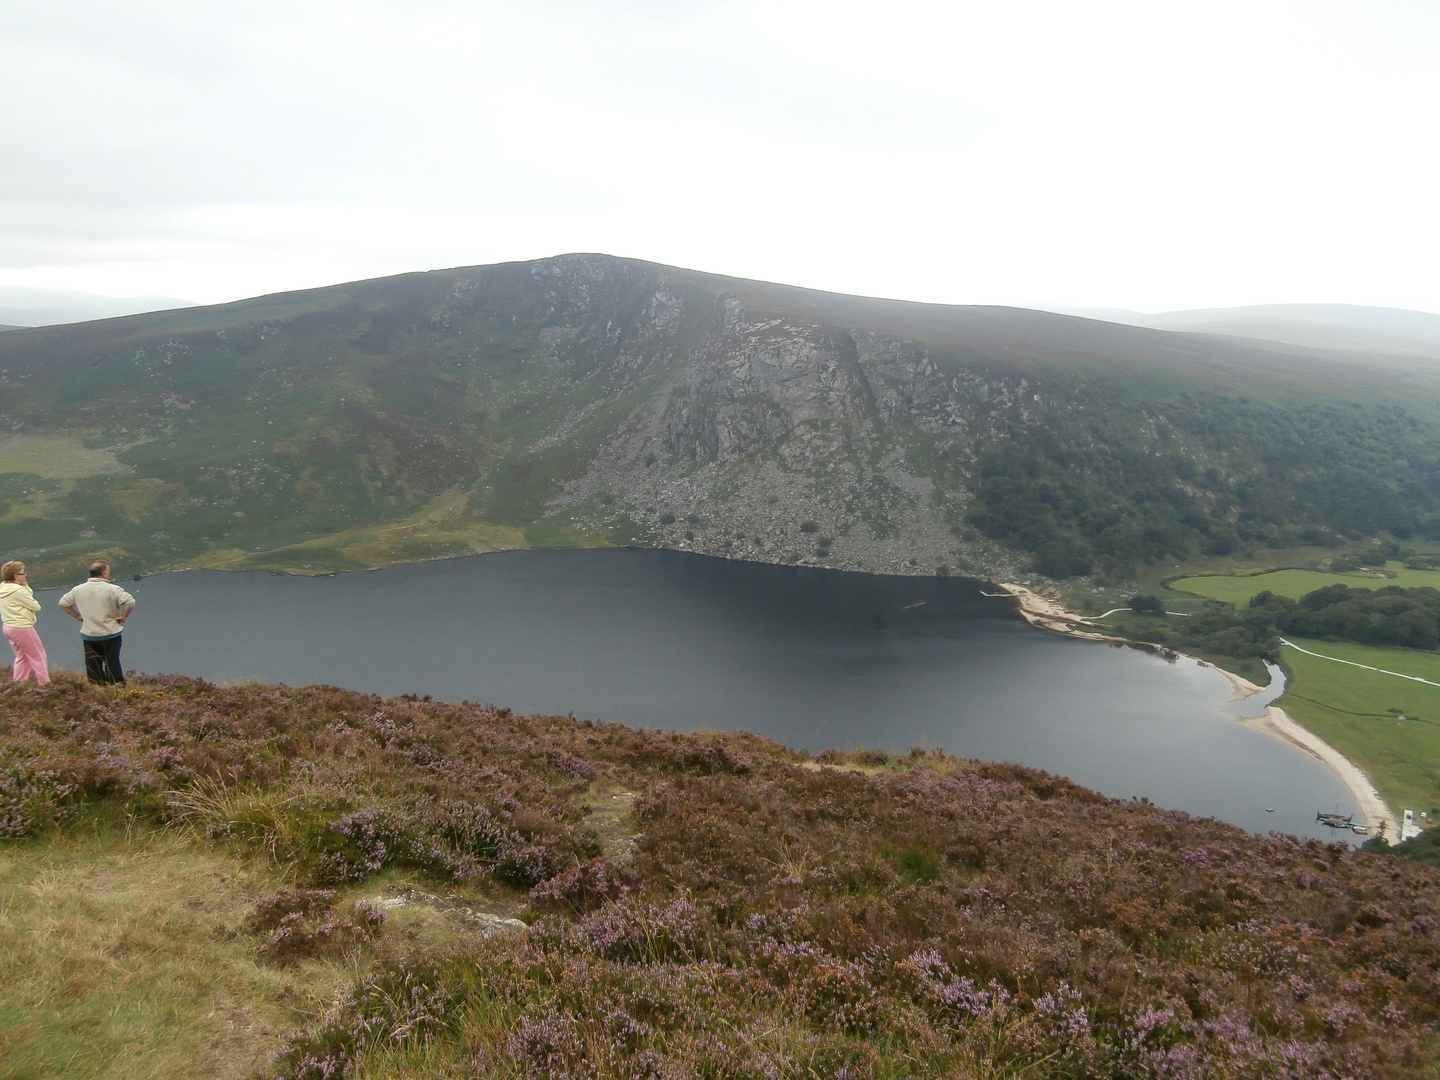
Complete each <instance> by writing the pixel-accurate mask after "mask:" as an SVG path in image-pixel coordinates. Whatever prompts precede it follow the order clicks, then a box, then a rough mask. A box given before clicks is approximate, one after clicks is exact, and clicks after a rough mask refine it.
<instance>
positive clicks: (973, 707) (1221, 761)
mask: <svg viewBox="0 0 1440 1080" xmlns="http://www.w3.org/2000/svg"><path fill="white" fill-rule="evenodd" d="M123 584H124V585H125V588H127V589H129V590H130V591H131V592H133V593H134V594H135V596H136V599H137V601H138V605H137V608H136V612H135V615H134V616H133V617H132V619H131V621H130V623H129V627H128V629H127V630H126V632H125V650H124V657H123V658H124V661H125V665H126V667H127V669H130V670H137V671H154V672H162V671H164V672H183V673H186V674H191V675H199V676H202V677H204V678H206V679H210V680H214V681H219V682H225V681H240V680H249V679H254V680H261V681H265V682H282V683H289V684H291V685H304V684H308V683H333V684H336V685H339V686H346V687H351V688H353V689H357V690H364V691H368V692H373V693H377V694H382V695H386V696H390V695H395V694H401V693H417V694H431V695H433V696H434V697H436V698H439V699H442V700H448V701H461V700H470V701H477V702H492V703H494V704H496V705H508V706H510V707H511V708H513V709H515V710H516V711H517V712H553V713H562V714H563V713H574V715H576V716H577V717H587V718H591V719H597V720H600V719H603V720H618V721H622V722H624V723H627V724H632V725H636V726H642V727H659V728H669V729H676V730H681V731H692V730H697V729H709V728H718V729H731V730H733V729H740V728H743V729H747V730H750V731H755V732H759V733H760V734H762V735H766V736H769V737H771V738H773V739H777V740H779V741H780V742H783V743H786V744H788V745H791V746H796V747H802V748H805V749H810V750H821V749H824V748H826V747H831V746H833V747H838V748H841V749H853V748H856V747H862V746H863V747H875V748H880V749H886V750H898V751H904V750H906V749H907V748H909V747H911V746H924V747H927V748H928V747H937V746H938V747H943V748H944V749H945V750H947V751H949V752H950V753H952V754H958V755H960V756H962V757H971V758H980V759H985V760H992V761H1018V762H1022V763H1023V764H1026V765H1031V766H1035V767H1037V768H1041V769H1046V770H1048V771H1050V772H1055V773H1061V774H1064V775H1067V776H1070V777H1072V778H1073V779H1075V780H1076V781H1078V782H1079V783H1082V784H1085V785H1087V786H1089V787H1093V788H1096V789H1098V790H1099V791H1102V792H1104V793H1105V794H1107V795H1114V796H1121V797H1124V796H1144V797H1148V798H1150V799H1151V800H1153V801H1154V802H1156V803H1158V804H1159V805H1161V806H1168V807H1175V808H1178V809H1183V810H1187V811H1189V812H1191V813H1194V814H1208V815H1214V816H1215V817H1219V818H1222V819H1224V820H1227V821H1232V822H1234V823H1236V824H1238V825H1241V826H1244V827H1245V828H1248V829H1253V830H1257V831H1265V830H1268V829H1278V830H1280V831H1284V832H1293V833H1299V834H1301V835H1307V836H1321V837H1324V838H1325V839H1327V840H1329V839H1335V836H1334V835H1333V834H1331V833H1330V832H1329V831H1328V830H1325V829H1323V827H1320V826H1318V825H1317V824H1316V823H1315V821H1314V816H1315V811H1316V810H1317V809H1320V810H1327V811H1328V810H1332V809H1337V808H1338V809H1339V810H1341V811H1342V812H1345V813H1352V812H1358V810H1357V807H1356V806H1355V804H1354V801H1353V800H1352V799H1351V797H1350V795H1349V792H1348V791H1347V790H1346V788H1345V786H1344V785H1343V784H1342V783H1341V782H1340V779H1339V778H1338V777H1337V776H1336V775H1335V773H1334V772H1333V771H1332V770H1330V769H1328V768H1327V767H1325V766H1324V765H1322V764H1321V763H1320V762H1318V761H1316V760H1314V759H1313V758H1311V757H1309V756H1308V755H1306V754H1304V753H1303V752H1301V751H1299V750H1297V749H1295V748H1293V747H1291V746H1289V745H1288V744H1286V743H1283V742H1281V741H1280V740H1278V739H1276V738H1274V737H1272V736H1267V735H1264V734H1261V733H1259V732H1255V731H1252V730H1250V729H1248V728H1246V727H1245V726H1243V725H1241V724H1240V723H1238V722H1237V721H1236V717H1237V716H1239V715H1249V714H1253V713H1258V712H1261V711H1263V702H1264V700H1265V698H1263V697H1262V698H1252V699H1250V700H1249V701H1247V702H1245V703H1244V704H1245V706H1246V708H1244V709H1237V707H1236V706H1235V705H1234V704H1233V703H1231V702H1230V698H1231V690H1230V684H1229V682H1228V681H1227V680H1226V679H1225V678H1224V676H1222V675H1220V674H1219V673H1217V672H1215V671H1214V670H1212V669H1209V668H1203V667H1200V666H1198V665H1197V664H1196V663H1195V662H1194V661H1190V660H1180V661H1178V662H1175V663H1167V662H1166V661H1164V660H1162V659H1160V658H1159V657H1156V656H1151V655H1149V654H1146V653H1143V652H1140V651H1138V650H1134V649H1128V648H1114V647H1110V646H1106V645H1098V644H1094V643H1088V642H1082V641H1076V640H1073V639H1068V638H1063V637H1059V636H1057V635H1054V634H1049V633H1046V632H1043V631H1039V630H1035V629H1033V628H1031V627H1030V626H1029V625H1028V624H1027V623H1025V622H1024V621H1023V620H1022V619H1020V618H1019V617H1018V616H1016V615H1014V614H1013V613H1011V611H1010V606H1009V602H1008V601H1007V600H1003V599H989V598H986V597H984V596H982V595H981V594H980V589H979V586H978V583H977V582H974V581H969V580H964V579H949V580H944V579H934V578H903V577H882V576H874V575H868V574H851V573H843V572H840V571H831V570H819V569H813V568H805V567H780V566H767V565H762V564H757V563H741V562H731V561H727V560H723V559H713V558H707V557H704V556H698V555H688V554H684V553H680V552H665V551H632V550H604V551H561V552H542V551H516V552H498V553H495V554H490V555H481V556H476V557H474V558H468V559H456V560H452V561H447V562H438V563H423V564H419V565H414V566H401V567H394V568H391V569H387V570H380V571H375V572H371V573H357V574H342V575H337V576H334V577H319V578H304V577H288V576H281V575H275V574H254V573H249V574H230V573H220V572H212V571H190V572H185V573H179V574H169V575H161V576H158V577H151V578H145V579H144V580H143V581H139V582H129V581H126V582H124V583H123ZM58 596H59V594H58V592H54V591H50V592H47V593H45V594H44V595H43V596H42V602H43V603H44V604H45V606H46V609H47V610H46V612H45V613H44V614H43V615H42V618H41V622H40V631H41V634H42V636H43V637H44V639H45V641H46V645H47V648H48V649H49V652H50V654H51V657H52V661H53V662H54V663H55V664H56V666H65V667H79V666H80V656H79V653H80V644H79V641H78V640H76V638H77V635H76V633H75V629H74V624H72V623H71V622H70V621H69V620H68V619H65V618H64V617H63V615H62V614H61V613H59V612H58V611H55V610H54V604H55V601H56V600H57V599H58ZM1266 807H1273V808H1274V812H1273V813H1267V812H1266V809H1265V808H1266Z"/></svg>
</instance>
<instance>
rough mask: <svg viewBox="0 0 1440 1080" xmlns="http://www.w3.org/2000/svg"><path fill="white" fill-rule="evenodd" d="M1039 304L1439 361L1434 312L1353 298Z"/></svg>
mask: <svg viewBox="0 0 1440 1080" xmlns="http://www.w3.org/2000/svg"><path fill="white" fill-rule="evenodd" d="M1045 310H1053V311H1057V312H1063V313H1064V314H1067V315H1078V316H1080V317H1082V318H1086V319H1100V320H1103V321H1105V322H1115V323H1124V324H1127V325H1130V326H1146V327H1150V328H1151V329H1155V330H1180V331H1186V332H1189V333H1198V334H1225V335H1228V336H1230V337H1244V338H1254V339H1256V340H1259V341H1274V342H1281V343H1283V344H1287V345H1301V346H1305V347H1306V348H1312V349H1328V350H1334V351H1339V352H1353V353H1362V354H1372V355H1382V356H1397V357H1399V356H1403V357H1422V358H1426V359H1433V360H1437V361H1440V315H1435V314H1431V313H1430V312H1428V311H1407V310H1404V309H1403V308H1379V307H1362V306H1359V305H1356V304H1266V305H1261V306H1258V307H1240V308H1204V309H1197V310H1194V311H1162V312H1158V313H1156V314H1153V315H1147V314H1145V313H1144V312H1140V311H1128V310H1126V309H1124V308H1078V307H1062V306H1056V307H1054V308H1046V309H1045Z"/></svg>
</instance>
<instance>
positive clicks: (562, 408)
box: [0, 254, 1440, 577]
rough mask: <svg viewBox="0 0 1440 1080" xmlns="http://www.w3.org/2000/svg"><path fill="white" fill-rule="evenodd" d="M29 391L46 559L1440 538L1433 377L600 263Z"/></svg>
mask: <svg viewBox="0 0 1440 1080" xmlns="http://www.w3.org/2000/svg"><path fill="white" fill-rule="evenodd" d="M0 386H3V387H4V392H5V397H4V402H3V409H0V417H3V419H4V421H5V422H6V424H7V426H8V428H9V430H10V431H11V436H10V438H9V440H7V441H6V442H5V443H4V444H3V445H0V522H4V523H5V524H6V525H7V527H8V528H9V530H10V534H11V536H12V544H15V545H17V546H18V548H19V549H22V550H31V551H34V552H35V553H36V556H37V558H36V564H37V566H39V567H40V568H41V569H42V572H43V574H45V575H50V574H53V575H56V576H68V572H67V573H65V574H64V575H61V571H60V568H61V566H62V565H66V566H68V565H72V564H73V562H74V560H76V559H80V558H84V557H86V555H87V554H88V553H91V552H95V551H104V552H109V553H111V554H112V555H114V556H115V557H116V558H117V559H123V560H127V565H131V566H134V567H135V568H136V569H137V571H139V570H143V571H144V572H150V571H151V570H154V569H160V568H165V567H173V566H186V565H192V566H193V565H209V566H218V567H228V568H247V567H248V568H262V567H263V568H270V569H285V570H299V571H310V572H320V571H330V570H342V569H359V568H363V567H366V566H373V565H383V564H385V563H387V562H403V561H411V560H414V559H421V558H436V557H445V556H449V555H457V554H469V553H472V552H475V551H483V550H493V549H494V548H496V547H504V546H573V545H582V546H593V545H596V544H613V543H632V544H645V545H659V546H666V547H675V548H680V549H684V550H693V551H699V552H702V553H709V554H717V555H724V556H728V557H738V558H758V559H763V560H766V561H785V562H807V563H814V564H817V565H827V566H836V567H840V568H849V569H859V570H871V571H883V572H899V573H937V572H942V573H944V572H956V573H972V574H976V575H978V576H996V575H1001V574H1012V573H1016V572H1022V571H1023V570H1024V568H1025V567H1027V566H1033V567H1034V568H1035V569H1036V570H1038V571H1039V572H1041V573H1044V574H1048V575H1049V576H1052V577H1064V576H1069V575H1072V574H1076V573H1102V574H1109V575H1112V576H1113V575H1120V576H1124V575H1125V574H1126V573H1127V572H1129V571H1132V570H1133V568H1134V567H1135V566H1137V565H1142V564H1144V563H1145V562H1147V561H1154V560H1155V559H1157V558H1161V557H1169V556H1172V555H1174V554H1176V553H1180V552H1187V551H1188V552H1204V551H1206V550H1219V551H1222V552H1223V550H1233V549H1234V548H1235V547H1236V546H1241V545H1253V544H1262V545H1263V544H1267V543H1278V542H1283V541H1285V540H1286V539H1287V538H1291V539H1293V538H1294V536H1296V535H1299V533H1301V532H1304V531H1306V530H1309V532H1310V535H1312V536H1313V537H1316V538H1318V539H1321V540H1324V539H1326V538H1327V537H1329V538H1333V537H1336V536H1339V535H1353V536H1362V535H1374V534H1377V533H1379V532H1381V531H1388V532H1392V533H1395V534H1397V535H1398V534H1399V533H1408V534H1414V533H1416V532H1417V531H1418V532H1420V533H1422V534H1423V533H1425V532H1426V530H1437V531H1440V516H1437V515H1440V504H1437V496H1436V494H1435V492H1436V490H1437V485H1435V484H1434V483H1433V482H1432V481H1433V477H1434V476H1435V475H1436V473H1437V471H1440V436H1437V432H1436V427H1435V418H1436V416H1437V414H1440V377H1437V373H1436V372H1432V371H1430V370H1428V369H1427V368H1426V367H1424V366H1423V365H1420V366H1417V365H1414V364H1405V363H1391V362H1389V360H1388V359H1387V358H1384V357H1375V356H1367V355H1357V354H1346V353H1336V352H1323V351H1319V350H1314V349H1307V348H1302V347H1298V346H1288V345H1283V344H1276V343H1264V342H1237V341H1235V340H1234V339H1227V338H1220V337H1216V336H1213V335H1204V334H1180V333H1173V332H1167V331H1159V330H1152V329H1144V328H1135V327H1123V326H1119V325H1117V324H1109V323H1102V322H1096V321H1094V320H1086V319H1082V318H1076V317H1071V316H1064V315H1056V314H1051V313H1045V312H1036V311H1031V310H1028V309H1021V308H1004V307H958V306H947V305H933V304H919V303H914V302H909V301H899V300H884V299H872V298H863V297H848V296H844V295H842V294H835V293H825V292H821V291H818V290H809V289H803V288H799V287H796V286H788V285H777V284H772V283H764V282H752V281H745V280H742V279H735V278H727V277H723V276H720V275H713V274H706V273H704V272H701V271H694V270H683V269H677V268H672V267H665V266H661V265H659V264H655V263H647V262H643V261H640V260H629V259H617V258H614V257H611V256H602V255H585V254H579V255H567V256H557V257H555V258H552V259H545V260H538V261H534V262H516V263H504V264H496V265H494V266H485V267H460V268H453V269H448V270H438V271H428V272H422V273H414V274H405V275H398V276H395V277H390V278H381V279H372V280H370V281H361V282H351V283H346V284H343V285H338V286H328V287H324V288H319V289H310V290H303V291H297V292H291V293H282V294H276V295H272V296H262V297H255V298H250V299H246V300H241V301H235V302H232V303H229V304H223V305H215V306H211V307H199V308H190V309H183V310H174V311H166V312H157V313H150V314H143V315H129V316H124V317H120V318H115V319H110V320H104V321H101V322H92V323H83V324H75V325H69V326H54V327H44V328H36V329H29V330H19V331H10V332H7V333H6V334H5V335H4V337H3V338H0ZM1257 439H1258V440H1259V441H1258V443H1256V445H1254V446H1251V445H1249V444H1250V443H1252V442H1254V441H1255V440H1257ZM1377 481H1378V485H1379V486H1378V489H1377ZM1377 490H1378V491H1379V495H1378V497H1377V494H1376V492H1377Z"/></svg>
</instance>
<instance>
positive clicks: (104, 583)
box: [60, 562, 135, 683]
mask: <svg viewBox="0 0 1440 1080" xmlns="http://www.w3.org/2000/svg"><path fill="white" fill-rule="evenodd" d="M60 610H61V611H63V612H65V614H67V615H69V616H70V617H71V618H73V619H77V620H79V622H80V641H81V643H82V644H83V645H84V646H85V674H86V676H88V677H89V679H90V681H91V682H92V683H123V682H124V681H125V671H124V669H122V668H121V667H120V632H121V631H122V630H124V629H125V620H126V619H128V618H129V617H130V612H132V611H134V610H135V598H134V597H133V596H131V595H130V594H129V593H128V592H126V591H125V590H124V589H122V588H120V586H119V585H116V584H115V583H114V582H112V581H111V580H110V564H109V563H105V562H95V563H92V564H91V566H90V580H89V581H87V582H85V583H84V584H83V585H76V586H75V588H73V589H71V590H70V591H69V592H67V593H66V594H65V595H64V596H62V597H61V598H60Z"/></svg>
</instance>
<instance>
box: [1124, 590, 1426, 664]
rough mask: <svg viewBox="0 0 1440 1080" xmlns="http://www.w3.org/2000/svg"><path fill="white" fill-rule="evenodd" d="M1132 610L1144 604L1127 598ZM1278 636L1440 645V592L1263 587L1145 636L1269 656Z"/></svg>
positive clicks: (1204, 649) (1206, 649) (1245, 656)
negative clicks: (1296, 591) (1295, 594)
mask: <svg viewBox="0 0 1440 1080" xmlns="http://www.w3.org/2000/svg"><path fill="white" fill-rule="evenodd" d="M1136 599H1139V598H1136ZM1157 603H1158V601H1157ZM1132 610H1135V611H1140V610H1142V609H1139V608H1135V607H1134V603H1133V601H1132ZM1144 610H1146V611H1148V610H1149V609H1148V608H1146V609H1144ZM1284 635H1288V636H1291V637H1308V638H1321V639H1324V640H1328V641H1354V642H1357V643H1359V644H1361V645H1380V646H1390V647H1398V648H1405V649H1427V650H1434V649H1436V648H1437V647H1440V591H1437V590H1435V589H1431V588H1418V589H1402V588H1399V587H1398V586H1394V585H1390V586H1386V587H1385V588H1383V589H1352V588H1350V587H1349V586H1347V585H1327V586H1325V588H1323V589H1316V590H1315V591H1314V592H1312V593H1307V594H1306V595H1305V596H1303V597H1301V598H1300V599H1299V600H1292V599H1290V598H1289V597H1288V596H1278V595H1276V594H1275V593H1272V592H1269V591H1266V592H1261V593H1257V594H1256V595H1255V596H1254V597H1253V598H1252V599H1251V600H1250V603H1249V604H1248V605H1247V606H1246V607H1243V608H1238V609H1231V608H1225V609H1222V610H1216V611H1209V612H1205V613H1203V614H1199V615H1194V616H1192V617H1190V618H1188V619H1174V620H1169V621H1167V622H1166V623H1165V624H1164V625H1163V626H1157V627H1155V628H1154V629H1153V630H1151V631H1149V632H1148V633H1145V634H1144V635H1143V636H1144V637H1146V638H1147V639H1149V640H1152V641H1154V642H1155V643H1156V644H1159V645H1164V646H1166V647H1167V648H1172V649H1178V650H1180V651H1182V652H1190V653H1198V654H1200V655H1204V656H1228V657H1233V658H1235V659H1238V660H1251V659H1253V660H1269V661H1271V662H1272V663H1273V662H1275V661H1277V660H1278V659H1279V653H1280V638H1281V636H1284Z"/></svg>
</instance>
